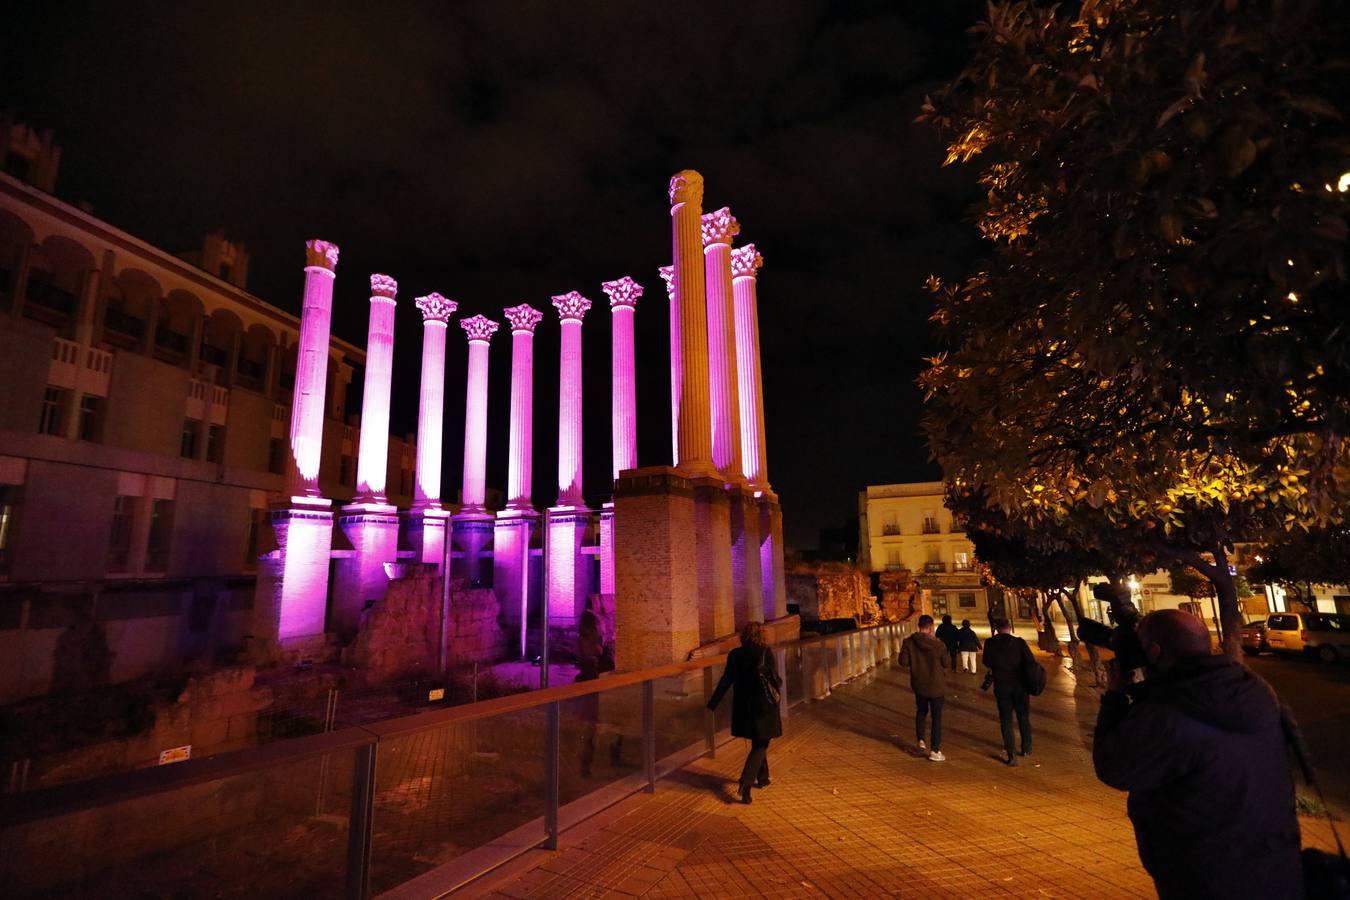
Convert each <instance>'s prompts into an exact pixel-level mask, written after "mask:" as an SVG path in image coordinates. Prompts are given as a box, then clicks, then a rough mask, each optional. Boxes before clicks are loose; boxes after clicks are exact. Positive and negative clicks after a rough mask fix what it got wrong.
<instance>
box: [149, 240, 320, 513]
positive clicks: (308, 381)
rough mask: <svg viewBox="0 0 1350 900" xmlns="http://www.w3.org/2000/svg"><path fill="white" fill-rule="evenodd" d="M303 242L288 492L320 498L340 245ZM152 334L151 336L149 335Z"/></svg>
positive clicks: (313, 498) (293, 495) (294, 495)
mask: <svg viewBox="0 0 1350 900" xmlns="http://www.w3.org/2000/svg"><path fill="white" fill-rule="evenodd" d="M305 247H306V263H307V265H306V266H305V298H304V308H303V310H302V312H301V315H300V348H299V355H298V356H297V357H296V364H295V366H296V368H295V391H294V393H293V395H292V397H291V460H290V467H289V477H288V478H287V490H288V493H289V494H290V496H291V497H292V498H305V499H310V500H319V499H321V498H322V495H321V494H320V492H319V458H320V454H321V451H322V448H323V413H324V391H325V389H326V387H327V381H328V340H329V329H330V326H331V321H332V315H333V279H334V277H335V270H336V269H337V261H338V248H337V245H336V244H330V243H328V242H327V241H317V240H315V241H310V242H308V243H307V244H306V245H305ZM151 327H153V325H152V326H151ZM151 340H152V341H153V340H154V338H153V336H152V337H151ZM194 375H195V373H194Z"/></svg>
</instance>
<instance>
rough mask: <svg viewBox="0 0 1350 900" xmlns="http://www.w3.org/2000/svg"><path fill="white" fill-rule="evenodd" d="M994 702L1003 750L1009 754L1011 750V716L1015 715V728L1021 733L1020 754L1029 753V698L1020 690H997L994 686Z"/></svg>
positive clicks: (1012, 750)
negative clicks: (996, 705) (996, 708)
mask: <svg viewBox="0 0 1350 900" xmlns="http://www.w3.org/2000/svg"><path fill="white" fill-rule="evenodd" d="M994 700H995V701H997V703H998V727H999V730H1000V731H1002V732H1003V749H1004V750H1006V751H1007V752H1008V753H1009V754H1012V753H1013V752H1015V751H1014V748H1013V727H1012V720H1013V714H1014V713H1016V714H1017V728H1018V730H1019V731H1020V732H1021V738H1022V752H1023V753H1030V752H1031V698H1030V697H1028V696H1027V692H1026V691H1024V690H1022V689H1021V688H1009V689H1008V690H1006V691H1004V690H999V688H998V686H997V685H995V686H994Z"/></svg>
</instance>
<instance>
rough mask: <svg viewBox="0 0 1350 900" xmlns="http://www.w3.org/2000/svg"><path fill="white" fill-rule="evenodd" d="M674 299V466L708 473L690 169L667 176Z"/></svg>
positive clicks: (699, 197)
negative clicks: (676, 399)
mask: <svg viewBox="0 0 1350 900" xmlns="http://www.w3.org/2000/svg"><path fill="white" fill-rule="evenodd" d="M668 193H669V195H670V225H671V244H672V247H673V249H674V259H675V265H674V269H675V297H676V301H677V302H678V303H679V307H680V396H679V409H678V411H677V413H676V422H677V425H678V428H677V434H678V455H679V463H678V465H679V468H680V469H681V470H682V471H684V472H686V473H687V474H689V475H692V476H700V475H713V474H715V472H716V469H715V467H714V466H713V461H712V421H711V415H710V413H709V393H708V302H707V296H706V293H705V291H706V281H705V277H706V276H705V273H704V267H703V236H702V230H703V223H702V217H703V176H702V175H700V174H699V173H698V172H695V171H693V170H692V169H685V170H684V171H682V172H677V173H676V174H675V175H674V176H673V177H672V178H671V179H670V187H669V192H668Z"/></svg>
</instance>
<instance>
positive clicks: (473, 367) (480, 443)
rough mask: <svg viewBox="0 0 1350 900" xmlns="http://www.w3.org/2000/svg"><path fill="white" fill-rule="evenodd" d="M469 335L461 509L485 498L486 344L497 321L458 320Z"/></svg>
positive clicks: (468, 508)
mask: <svg viewBox="0 0 1350 900" xmlns="http://www.w3.org/2000/svg"><path fill="white" fill-rule="evenodd" d="M459 324H460V326H461V327H463V329H464V331H465V333H466V334H468V336H469V374H468V378H467V379H466V388H465V391H466V394H465V398H464V486H463V488H462V491H461V496H460V502H461V504H462V505H463V508H464V511H465V512H469V511H477V510H482V508H483V502H484V500H485V499H486V472H487V409H488V347H489V341H490V340H491V338H492V334H493V332H495V331H496V330H497V323H496V322H493V321H492V320H491V319H487V318H484V317H483V316H474V317H473V318H472V319H465V320H464V321H463V322H460V323H459Z"/></svg>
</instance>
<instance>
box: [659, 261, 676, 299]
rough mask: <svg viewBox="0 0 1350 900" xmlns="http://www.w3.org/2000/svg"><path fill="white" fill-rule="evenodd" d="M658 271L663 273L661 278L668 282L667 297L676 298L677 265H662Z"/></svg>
mask: <svg viewBox="0 0 1350 900" xmlns="http://www.w3.org/2000/svg"><path fill="white" fill-rule="evenodd" d="M657 271H658V272H660V273H661V280H662V281H664V282H665V283H666V297H667V298H669V299H671V300H674V299H675V267H674V266H662V267H661V268H659V269H657Z"/></svg>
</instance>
